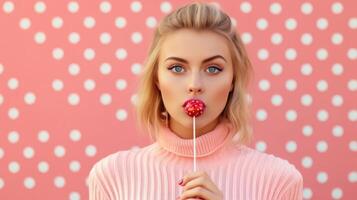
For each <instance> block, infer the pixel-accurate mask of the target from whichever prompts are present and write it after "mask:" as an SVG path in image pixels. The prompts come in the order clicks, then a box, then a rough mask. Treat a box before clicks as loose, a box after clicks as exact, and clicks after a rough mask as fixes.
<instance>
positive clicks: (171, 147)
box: [87, 122, 303, 200]
mask: <svg viewBox="0 0 357 200" xmlns="http://www.w3.org/2000/svg"><path fill="white" fill-rule="evenodd" d="M232 130H233V129H232V125H231V124H230V123H227V122H220V123H219V124H218V125H217V126H216V127H215V129H214V130H212V131H210V132H208V133H205V134H204V135H201V136H200V137H197V138H196V155H197V157H196V158H197V170H198V171H205V172H206V173H207V174H208V175H209V176H210V178H211V180H212V181H213V183H215V184H216V186H217V187H218V188H219V189H220V190H221V191H222V193H223V195H224V199H225V200H270V199H271V200H280V199H286V200H301V199H302V188H303V177H302V175H301V173H300V172H299V171H298V170H297V169H296V168H295V166H294V165H292V164H290V163H289V162H288V161H287V160H284V159H282V158H279V157H277V156H274V155H272V154H268V153H263V152H260V151H257V150H255V149H252V148H249V147H248V146H246V145H242V144H237V143H236V142H234V141H235V137H233V136H234V132H233V131H232ZM193 152H194V151H193V139H183V138H180V137H178V136H177V135H176V134H175V133H174V132H172V130H171V129H170V128H167V127H162V128H161V129H160V131H159V134H158V139H157V141H155V142H154V143H152V144H150V145H148V146H145V147H143V148H137V149H131V150H125V151H118V152H116V153H112V154H110V155H107V156H106V157H104V158H102V159H101V160H99V161H98V162H97V163H95V164H94V165H93V167H92V169H91V171H90V173H89V176H88V182H87V183H88V187H89V199H90V200H174V199H176V197H178V196H180V194H181V193H182V191H183V188H182V186H180V185H178V181H179V180H180V179H181V178H182V177H183V175H184V174H186V173H187V172H193V155H194V154H193Z"/></svg>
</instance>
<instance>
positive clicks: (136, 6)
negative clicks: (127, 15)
mask: <svg viewBox="0 0 357 200" xmlns="http://www.w3.org/2000/svg"><path fill="white" fill-rule="evenodd" d="M142 7H143V6H142V5H141V2H140V1H133V2H132V3H131V4H130V9H131V11H133V12H134V13H138V12H140V11H141V9H142Z"/></svg>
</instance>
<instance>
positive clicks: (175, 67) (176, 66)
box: [168, 65, 183, 73]
mask: <svg viewBox="0 0 357 200" xmlns="http://www.w3.org/2000/svg"><path fill="white" fill-rule="evenodd" d="M172 69H181V70H179V71H177V70H174V72H177V73H180V72H181V71H182V69H183V68H182V67H181V66H180V65H173V66H172V67H169V68H168V70H170V71H172Z"/></svg>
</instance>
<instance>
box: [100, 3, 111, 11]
mask: <svg viewBox="0 0 357 200" xmlns="http://www.w3.org/2000/svg"><path fill="white" fill-rule="evenodd" d="M99 9H100V11H101V12H102V13H109V12H110V11H111V10H112V5H111V4H110V2H108V1H102V2H101V3H100V5H99Z"/></svg>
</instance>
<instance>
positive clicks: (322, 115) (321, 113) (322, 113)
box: [317, 110, 329, 122]
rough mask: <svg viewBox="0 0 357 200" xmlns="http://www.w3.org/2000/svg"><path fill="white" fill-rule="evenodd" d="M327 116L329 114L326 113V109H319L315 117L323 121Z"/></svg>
mask: <svg viewBox="0 0 357 200" xmlns="http://www.w3.org/2000/svg"><path fill="white" fill-rule="evenodd" d="M328 118H329V114H328V112H327V110H319V111H318V112H317V119H318V120H319V121H320V122H325V121H327V120H328Z"/></svg>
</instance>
